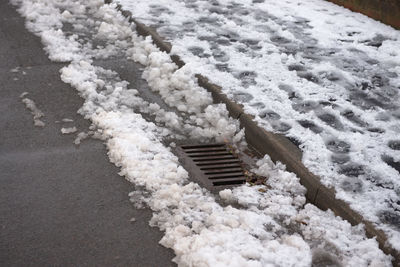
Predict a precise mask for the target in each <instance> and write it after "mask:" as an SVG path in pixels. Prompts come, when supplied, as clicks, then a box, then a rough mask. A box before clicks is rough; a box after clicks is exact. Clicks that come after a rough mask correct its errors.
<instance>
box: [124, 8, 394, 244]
mask: <svg viewBox="0 0 400 267" xmlns="http://www.w3.org/2000/svg"><path fill="white" fill-rule="evenodd" d="M117 2H118V3H119V4H121V5H122V6H123V9H125V10H129V11H130V12H132V14H133V17H134V18H136V19H138V20H139V21H140V22H142V23H145V24H146V25H149V26H153V27H155V28H156V29H157V31H158V32H159V33H160V35H161V36H163V37H165V38H166V39H167V40H168V41H170V42H171V43H172V45H173V46H172V52H173V53H174V54H177V55H179V56H180V57H181V58H182V59H183V60H184V61H185V62H189V63H190V65H191V68H192V69H194V70H196V72H198V73H201V74H203V75H205V76H207V77H208V78H210V79H211V81H212V82H214V83H216V84H218V85H220V86H222V87H223V90H224V93H226V94H227V95H228V96H229V97H230V98H231V99H233V100H235V101H238V102H240V103H242V104H243V105H244V108H245V110H246V112H248V113H251V114H253V115H255V117H256V120H257V121H258V123H259V125H260V126H262V127H264V128H265V129H267V130H270V131H274V132H278V133H283V134H285V135H286V136H288V137H291V139H292V140H294V141H295V142H296V144H298V145H299V147H300V149H301V150H302V151H303V162H304V164H305V165H306V166H307V167H308V168H309V169H310V170H311V171H312V172H313V173H315V174H317V175H319V176H320V177H322V178H323V179H322V182H323V183H324V184H325V185H327V186H329V187H334V188H335V189H336V190H337V192H338V195H337V196H338V197H339V198H341V199H343V200H345V201H347V202H349V203H350V204H351V206H352V208H354V209H355V210H357V211H358V212H359V213H361V214H363V216H365V217H366V218H367V219H368V220H370V221H372V222H375V223H376V225H377V226H378V227H380V228H381V229H382V230H384V231H385V232H386V233H387V234H388V236H390V237H391V238H390V243H391V244H392V246H394V247H396V248H397V249H398V250H400V245H399V244H400V233H399V231H400V229H399V223H400V207H399V204H398V203H399V201H400V179H399V177H400V173H399V172H400V153H398V150H399V149H400V146H398V145H395V144H399V143H400V140H399V137H398V133H399V132H400V94H399V88H400V53H399V49H398V48H399V47H400V32H399V31H396V30H394V29H392V28H391V27H389V26H386V25H383V24H381V23H379V22H376V21H374V20H372V19H369V18H367V17H365V16H363V15H360V14H358V13H353V12H351V11H349V10H346V9H344V8H342V7H339V6H336V5H334V4H331V3H329V2H327V1H322V0H307V1H304V0H288V1H272V0H265V1H248V0H238V1H234V2H232V1H228V0H216V1H202V0H194V1H178V0H173V1H170V0H149V1H138V0H117Z"/></svg>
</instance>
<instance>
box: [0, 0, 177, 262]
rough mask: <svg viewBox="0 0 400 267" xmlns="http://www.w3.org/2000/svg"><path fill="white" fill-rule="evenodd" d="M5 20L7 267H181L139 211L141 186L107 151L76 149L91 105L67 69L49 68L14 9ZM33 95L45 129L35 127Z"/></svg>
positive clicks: (3, 222)
mask: <svg viewBox="0 0 400 267" xmlns="http://www.w3.org/2000/svg"><path fill="white" fill-rule="evenodd" d="M0 17H1V23H0V70H1V71H0V129H1V130H0V266H170V265H173V264H172V262H171V259H172V258H173V256H174V255H173V253H172V251H171V250H168V249H165V248H164V247H162V246H160V245H159V244H158V241H159V240H160V239H161V237H162V233H160V232H159V231H158V230H157V229H155V228H151V227H150V226H149V225H148V221H149V219H150V217H151V211H149V210H146V209H144V210H137V209H135V208H134V207H133V206H132V204H131V203H130V202H129V197H128V193H129V192H130V191H132V190H133V189H134V188H133V185H131V184H130V183H128V182H127V181H125V180H124V179H123V178H122V177H120V176H119V175H118V174H117V173H118V169H117V168H116V167H115V166H114V165H112V164H111V163H109V162H108V157H107V155H106V149H105V147H104V145H103V144H102V142H101V141H99V140H94V139H86V140H84V141H82V143H81V144H80V145H79V146H75V145H74V144H73V141H74V139H75V136H76V135H62V134H61V131H60V130H61V128H62V127H71V126H75V127H77V128H78V131H87V130H88V127H89V122H87V121H85V120H84V119H83V118H82V117H81V116H80V115H78V114H77V113H76V111H77V110H78V109H79V107H80V106H81V105H82V100H81V99H80V98H79V96H78V95H77V93H76V92H75V91H74V90H73V89H72V88H70V87H69V86H68V85H66V84H64V83H63V82H61V80H60V75H59V69H60V68H61V67H62V66H63V65H62V64H57V63H52V62H50V61H49V60H48V59H47V56H46V55H45V53H44V51H43V50H42V45H41V43H40V40H39V38H37V37H35V36H34V35H32V34H31V33H29V32H28V31H27V30H26V29H25V27H24V20H23V19H22V18H21V17H20V16H19V15H18V14H17V13H16V11H15V10H14V8H13V7H12V6H10V5H9V4H8V3H7V1H1V2H0ZM16 67H19V69H18V71H16V72H12V71H11V70H12V69H15V68H16ZM24 92H28V93H29V94H28V95H26V97H27V98H29V99H32V100H33V101H34V102H35V103H36V105H37V107H38V108H39V109H40V110H41V111H42V112H43V113H44V117H43V119H42V120H43V121H44V122H45V123H46V125H45V127H35V126H34V125H33V120H32V115H31V114H30V112H29V110H27V109H26V108H25V105H24V104H23V103H22V102H21V98H20V95H21V94H22V93H24ZM64 118H69V119H72V120H73V122H62V119H64ZM57 122H58V123H57ZM132 218H135V219H136V221H135V222H131V219H132Z"/></svg>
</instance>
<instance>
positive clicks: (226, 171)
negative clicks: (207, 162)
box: [205, 168, 243, 175]
mask: <svg viewBox="0 0 400 267" xmlns="http://www.w3.org/2000/svg"><path fill="white" fill-rule="evenodd" d="M238 172H240V173H243V170H242V169H239V168H234V169H233V168H229V169H223V170H214V171H212V172H205V174H206V175H214V174H223V173H238Z"/></svg>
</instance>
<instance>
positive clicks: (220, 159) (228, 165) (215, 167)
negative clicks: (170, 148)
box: [177, 144, 246, 191]
mask: <svg viewBox="0 0 400 267" xmlns="http://www.w3.org/2000/svg"><path fill="white" fill-rule="evenodd" d="M177 153H178V155H179V157H180V159H181V162H182V164H183V165H184V167H185V168H186V169H187V170H188V171H189V173H190V174H191V177H192V178H193V179H195V180H196V182H198V183H199V184H201V185H202V186H204V187H206V188H207V189H209V190H210V191H216V190H221V189H224V188H228V187H231V186H234V185H238V184H243V183H245V182H246V177H245V175H244V171H243V168H242V162H241V160H240V159H239V158H238V157H237V156H236V155H234V154H232V153H231V152H230V151H229V149H228V147H227V146H226V144H206V145H182V146H179V147H178V148H177Z"/></svg>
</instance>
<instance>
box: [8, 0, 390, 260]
mask: <svg viewBox="0 0 400 267" xmlns="http://www.w3.org/2000/svg"><path fill="white" fill-rule="evenodd" d="M14 2H15V3H17V4H19V5H20V7H21V8H20V12H21V13H22V14H23V15H25V16H27V17H28V19H29V23H28V25H29V28H30V30H32V31H33V32H35V33H36V34H38V35H43V32H45V31H46V32H49V31H51V30H53V31H55V32H58V31H60V32H61V33H62V34H60V35H59V37H60V40H59V39H58V38H56V39H53V40H52V39H50V38H47V39H46V37H43V36H42V39H43V40H44V43H45V44H46V49H48V50H47V51H48V53H49V55H50V57H53V58H55V59H60V58H62V57H61V56H60V55H57V53H55V52H56V50H54V51H53V49H54V47H55V45H56V44H57V45H60V44H64V42H71V44H66V46H65V47H59V48H57V51H63V52H62V53H65V55H67V56H65V57H64V58H68V59H70V60H71V61H72V62H71V63H70V64H69V65H68V66H66V67H64V68H62V69H61V79H62V80H63V81H64V82H66V83H69V84H70V85H71V86H73V87H74V88H75V89H76V90H77V91H78V93H79V94H80V96H81V97H82V98H83V99H84V104H83V106H82V107H81V109H80V110H79V113H81V114H82V115H83V116H85V118H86V119H89V120H91V121H92V123H93V125H92V126H91V127H90V129H91V131H93V136H95V137H97V138H101V139H102V140H104V141H105V143H106V145H107V148H108V155H109V158H110V160H111V161H112V162H113V163H114V164H115V165H116V166H118V167H119V168H120V170H121V171H120V175H122V176H125V178H126V179H128V180H129V181H131V182H132V183H134V184H135V186H136V188H137V191H135V192H132V193H131V194H130V197H131V200H132V201H133V202H135V203H136V205H137V206H138V207H140V206H143V205H147V206H149V207H150V208H151V209H152V210H153V212H154V213H153V217H152V219H151V221H150V224H151V225H154V226H158V227H159V228H160V229H161V230H163V231H165V235H164V237H163V238H162V240H161V241H160V242H161V244H163V245H164V246H166V247H170V248H172V249H173V250H174V252H175V254H176V257H175V259H174V261H175V262H177V263H178V265H180V266H268V265H274V266H311V265H312V264H313V263H314V262H315V257H317V260H322V261H324V262H327V261H328V262H329V263H330V262H332V264H334V263H336V262H337V263H339V264H343V265H351V264H353V263H354V264H359V265H362V266H369V265H370V266H374V264H375V265H376V264H378V265H379V266H390V265H391V262H390V257H388V256H386V255H384V254H383V253H382V251H380V250H379V249H378V245H377V242H376V241H375V240H374V239H368V238H366V237H365V234H364V232H363V231H362V227H361V226H358V227H351V226H350V225H348V224H347V223H345V222H343V220H341V219H340V218H337V217H335V216H334V215H333V214H332V213H330V212H323V211H320V210H318V209H316V208H315V207H313V206H310V205H306V206H305V208H303V206H304V205H305V197H304V193H305V189H304V187H302V186H301V185H300V183H299V179H298V178H297V177H296V176H295V175H294V174H292V173H289V172H287V171H285V168H284V166H283V165H282V164H277V165H275V164H273V163H272V161H271V160H270V159H269V158H268V157H265V158H264V159H263V160H260V161H259V162H258V165H257V167H256V168H255V169H254V171H255V172H256V173H257V174H259V175H263V176H267V177H269V178H268V180H267V184H268V185H267V188H265V187H262V186H254V187H250V186H247V185H243V186H241V187H237V188H235V189H234V190H232V191H224V192H223V193H222V195H223V196H225V198H228V199H229V202H230V203H231V205H225V206H224V205H221V204H218V203H217V202H216V200H215V198H214V196H212V195H211V194H210V193H209V192H207V191H206V190H205V189H203V188H201V187H200V186H199V185H197V184H195V183H192V182H190V181H189V180H188V178H189V177H188V173H187V172H186V170H184V169H183V168H182V166H180V164H179V162H178V158H177V157H176V156H175V155H174V154H173V153H172V152H171V149H170V147H167V146H165V145H164V143H165V142H166V141H168V140H169V138H171V136H172V137H175V138H179V137H198V138H201V139H203V140H223V139H228V140H235V142H240V141H241V139H242V137H243V133H242V132H240V131H239V128H238V122H237V121H234V120H232V119H231V118H228V116H227V111H226V109H225V107H224V106H223V105H213V104H211V98H210V96H209V94H208V93H206V92H205V90H203V89H201V88H199V87H198V85H197V84H196V82H195V78H194V76H193V73H192V71H191V69H190V68H189V67H188V66H187V67H185V68H182V69H179V70H178V69H177V67H176V66H175V65H174V64H173V63H172V62H171V60H170V58H169V57H168V56H167V55H166V54H165V53H162V52H160V51H159V50H158V49H157V48H156V47H154V46H153V45H152V44H151V41H150V40H149V39H143V38H141V37H138V36H137V35H136V33H135V32H134V30H132V29H131V27H130V25H129V24H128V22H127V21H126V19H124V18H123V17H122V16H121V14H120V13H118V12H117V11H116V6H115V5H114V4H112V5H101V4H100V1H97V0H89V1H78V0H76V1H69V2H65V1H62V0H52V1H46V2H45V3H44V2H42V1H35V0H16V1H14ZM33 7H34V8H33ZM50 10H51V11H52V12H54V13H53V14H54V16H52V15H51V14H52V13H50ZM28 11H29V12H28ZM42 13H43V17H47V18H46V19H47V20H48V21H49V23H48V24H46V23H45V20H43V18H42V17H41V14H42ZM60 14H62V15H60ZM36 23H37V26H36ZM66 25H72V26H71V27H72V28H73V29H72V30H70V31H67V30H65V31H64V30H63V28H64V27H66ZM120 30H121V31H122V32H119V31H120ZM74 34H76V35H77V36H79V38H78V39H76V38H75V39H74V38H72V39H71V38H70V37H71V36H72V35H74ZM49 40H50V42H54V43H52V44H48V43H47V42H48V41H49ZM76 40H77V41H78V42H79V43H80V44H81V45H80V46H79V50H78V51H77V50H76V49H75V48H76V47H77V46H75V45H74V44H75V41H76ZM64 49H65V51H64ZM50 50H51V51H50ZM116 51H117V52H118V53H123V51H127V54H126V55H127V56H130V57H131V58H132V59H134V60H136V61H139V62H141V63H142V64H144V65H145V70H144V73H143V77H144V78H145V79H146V80H147V82H148V83H149V85H150V87H151V90H153V91H154V92H157V93H159V95H160V97H161V98H162V99H163V100H164V102H165V104H166V105H165V106H163V108H161V106H160V105H158V104H156V103H150V102H148V101H146V100H145V99H144V97H142V95H140V94H139V89H133V88H130V85H129V84H128V82H126V81H123V80H121V79H120V78H119V76H118V73H116V72H114V71H112V70H109V69H105V68H102V67H99V66H96V65H95V64H94V63H93V62H94V61H93V60H94V59H96V58H108V57H113V56H115V55H116ZM148 117H153V118H154V121H155V122H152V120H150V119H147V118H148ZM88 134H89V133H88ZM82 137H83V135H82ZM327 222H329V224H328V223H327ZM307 225H310V227H307ZM314 228H315V229H316V230H315V231H314ZM324 251H327V252H324ZM324 253H325V254H327V255H325V254H324ZM330 253H331V254H334V255H330Z"/></svg>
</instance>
